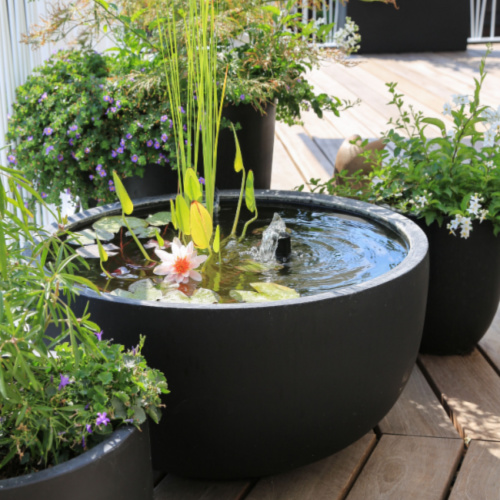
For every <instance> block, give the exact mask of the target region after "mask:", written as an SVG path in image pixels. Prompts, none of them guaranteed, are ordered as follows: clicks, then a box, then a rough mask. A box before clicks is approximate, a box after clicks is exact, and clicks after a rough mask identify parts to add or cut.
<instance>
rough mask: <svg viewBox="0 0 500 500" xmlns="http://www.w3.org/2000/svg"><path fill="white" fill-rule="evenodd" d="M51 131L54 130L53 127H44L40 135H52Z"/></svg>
mask: <svg viewBox="0 0 500 500" xmlns="http://www.w3.org/2000/svg"><path fill="white" fill-rule="evenodd" d="M52 132H54V129H52V128H50V127H45V128H44V129H43V134H42V135H52Z"/></svg>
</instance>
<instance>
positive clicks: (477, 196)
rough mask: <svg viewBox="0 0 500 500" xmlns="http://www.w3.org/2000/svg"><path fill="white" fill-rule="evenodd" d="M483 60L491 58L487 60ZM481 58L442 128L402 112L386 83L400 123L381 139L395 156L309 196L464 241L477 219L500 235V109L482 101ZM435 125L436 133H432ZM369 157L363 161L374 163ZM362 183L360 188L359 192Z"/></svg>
mask: <svg viewBox="0 0 500 500" xmlns="http://www.w3.org/2000/svg"><path fill="white" fill-rule="evenodd" d="M487 55H488V54H487ZM485 61H486V57H485V58H483V60H482V62H481V64H480V68H479V78H478V79H475V89H474V94H473V96H466V95H465V96H460V95H455V96H453V103H447V104H445V105H444V111H443V114H445V115H449V116H451V118H452V125H451V128H449V127H450V124H449V122H447V123H445V122H444V121H442V120H439V119H436V118H428V117H425V116H424V115H423V113H422V112H419V111H416V110H415V109H413V108H412V107H410V108H409V109H408V110H407V109H406V108H405V107H404V101H403V96H402V95H401V94H399V93H398V92H397V87H396V84H393V83H391V84H388V88H389V92H390V93H391V96H392V99H391V102H390V104H391V105H393V106H396V107H397V109H398V111H399V117H398V118H397V119H395V120H391V121H390V122H389V123H390V125H391V127H392V128H391V129H390V130H389V131H388V132H387V133H386V135H385V140H386V142H387V143H388V145H389V146H391V148H393V151H389V150H386V151H384V152H382V153H379V154H378V156H377V157H376V159H375V166H374V169H373V171H372V172H371V173H370V174H368V175H363V174H362V173H361V172H357V173H356V174H355V176H349V175H348V174H344V173H343V175H342V176H341V178H340V179H337V180H331V181H329V182H327V183H325V184H322V183H320V182H319V181H317V180H316V181H313V182H312V187H313V191H319V192H325V191H327V192H329V193H331V194H336V195H339V196H348V197H354V198H358V199H362V200H365V201H371V202H374V203H378V204H383V205H388V206H389V207H391V208H393V209H395V210H397V211H400V212H402V213H405V214H410V215H413V216H415V217H417V218H420V219H424V220H425V222H426V224H428V225H429V224H432V223H433V222H435V221H436V222H437V223H438V224H439V225H442V224H446V225H447V227H448V229H450V232H452V233H453V234H455V231H459V232H460V236H462V237H463V238H467V237H468V236H469V234H470V231H471V230H472V225H473V222H474V221H478V222H482V221H483V220H489V221H491V222H492V224H493V226H494V231H495V234H498V233H499V232H500V147H499V145H500V108H499V109H497V110H494V109H492V108H489V107H487V106H484V105H482V104H481V102H480V95H481V87H482V85H483V82H484V79H485V77H486V71H485ZM429 127H432V129H433V130H434V131H437V134H436V133H435V132H434V133H432V134H431V133H429V132H430V129H429ZM373 154H374V153H373V152H369V153H367V155H366V158H367V159H369V160H370V161H373V160H374V157H373ZM360 185H364V187H363V188H360V187H359V186H360Z"/></svg>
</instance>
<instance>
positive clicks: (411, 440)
mask: <svg viewBox="0 0 500 500" xmlns="http://www.w3.org/2000/svg"><path fill="white" fill-rule="evenodd" d="M462 449H463V443H462V442H461V440H459V439H443V438H432V437H416V436H392V435H387V434H384V435H383V436H382V437H381V439H380V442H379V443H378V445H377V447H376V448H375V450H374V452H373V453H372V455H371V457H370V458H369V459H368V462H367V463H366V465H365V467H364V469H363V471H362V472H361V474H360V476H359V478H358V479H357V481H356V482H355V483H354V486H353V488H352V490H351V491H350V493H349V495H348V496H347V500H367V499H384V500H402V499H404V500H413V499H414V500H422V499H424V498H425V500H441V499H444V498H446V495H447V493H448V489H449V485H450V483H451V480H452V478H453V475H454V473H455V470H456V468H457V466H458V463H459V461H460V458H461V456H462Z"/></svg>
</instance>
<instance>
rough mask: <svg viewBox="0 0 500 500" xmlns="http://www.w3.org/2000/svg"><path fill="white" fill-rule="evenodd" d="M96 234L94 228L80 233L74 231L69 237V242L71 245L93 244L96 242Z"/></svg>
mask: <svg viewBox="0 0 500 500" xmlns="http://www.w3.org/2000/svg"><path fill="white" fill-rule="evenodd" d="M95 239H96V234H95V232H94V231H92V229H84V230H83V231H79V232H78V233H73V234H71V235H70V236H69V237H68V243H70V244H71V245H80V246H82V247H84V246H85V245H93V244H94V243H95Z"/></svg>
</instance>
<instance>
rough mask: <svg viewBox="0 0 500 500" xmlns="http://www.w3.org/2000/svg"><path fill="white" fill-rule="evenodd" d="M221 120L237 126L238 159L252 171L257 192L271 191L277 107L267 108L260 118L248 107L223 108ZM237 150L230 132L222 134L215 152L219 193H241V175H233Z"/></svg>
mask: <svg viewBox="0 0 500 500" xmlns="http://www.w3.org/2000/svg"><path fill="white" fill-rule="evenodd" d="M223 116H224V117H225V118H227V119H229V120H231V122H233V123H239V124H240V125H241V129H240V130H239V131H238V140H239V142H240V148H241V155H242V157H243V164H244V165H245V169H246V170H247V172H248V170H252V171H253V174H254V186H255V188H256V189H269V188H270V187H271V173H272V166H273V149H274V127H275V123H276V106H274V105H271V104H269V105H268V106H267V107H266V114H265V115H262V114H261V113H260V112H259V111H256V110H255V109H254V108H253V107H252V106H250V105H249V104H240V105H239V106H231V105H230V106H226V107H225V108H224V110H223ZM235 154H236V146H235V143H234V134H233V131H232V129H224V130H222V131H221V134H220V138H219V148H218V150H217V158H218V159H217V180H216V185H217V187H218V188H219V189H240V187H241V173H236V172H235V171H234V156H235Z"/></svg>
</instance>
